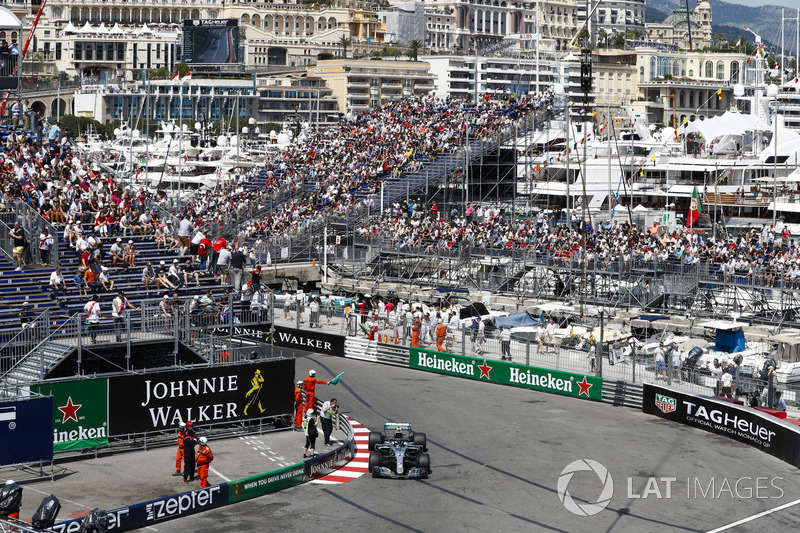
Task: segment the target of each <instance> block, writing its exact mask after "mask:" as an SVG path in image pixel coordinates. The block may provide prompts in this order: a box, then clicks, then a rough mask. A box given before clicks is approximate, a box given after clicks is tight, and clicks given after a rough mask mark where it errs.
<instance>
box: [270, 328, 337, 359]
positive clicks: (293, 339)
mask: <svg viewBox="0 0 800 533" xmlns="http://www.w3.org/2000/svg"><path fill="white" fill-rule="evenodd" d="M272 342H273V344H274V345H275V346H280V347H283V348H295V349H298V350H304V351H307V352H315V353H321V354H325V355H335V356H336V357H344V337H342V336H341V335H331V334H329V333H322V332H319V331H307V330H304V329H293V328H285V327H283V326H275V328H274V331H273V333H272Z"/></svg>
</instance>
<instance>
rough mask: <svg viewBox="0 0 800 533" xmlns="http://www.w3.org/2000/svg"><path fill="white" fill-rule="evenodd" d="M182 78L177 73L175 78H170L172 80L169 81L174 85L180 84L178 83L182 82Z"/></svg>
mask: <svg viewBox="0 0 800 533" xmlns="http://www.w3.org/2000/svg"><path fill="white" fill-rule="evenodd" d="M180 77H181V76H180V74H178V73H177V72H176V73H175V75H174V76H172V78H170V80H169V81H171V82H172V83H178V81H180Z"/></svg>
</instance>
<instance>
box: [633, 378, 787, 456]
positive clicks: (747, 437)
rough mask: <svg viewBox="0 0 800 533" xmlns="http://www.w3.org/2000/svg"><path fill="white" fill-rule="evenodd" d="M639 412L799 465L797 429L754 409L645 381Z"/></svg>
mask: <svg viewBox="0 0 800 533" xmlns="http://www.w3.org/2000/svg"><path fill="white" fill-rule="evenodd" d="M642 411H644V412H645V413H648V414H651V415H656V416H659V417H661V418H666V419H667V420H671V421H673V422H679V423H681V424H686V425H687V426H693V427H696V428H700V429H703V430H705V431H708V432H710V433H715V434H717V435H721V436H724V437H728V438H730V439H734V440H738V441H739V442H744V443H745V444H749V445H750V446H753V447H755V448H758V449H760V450H761V451H763V452H767V453H768V454H770V455H774V456H775V457H777V458H779V459H782V460H783V461H786V462H787V463H790V464H793V465H794V466H800V428H799V427H797V426H794V425H792V424H789V423H788V422H784V421H782V420H780V419H779V418H776V417H774V416H772V415H768V414H765V413H761V412H759V411H756V410H755V409H751V408H749V407H743V406H741V405H736V404H733V403H728V402H723V401H719V400H715V399H713V398H707V397H704V396H695V395H693V394H687V393H684V392H679V391H676V390H673V389H668V388H666V387H661V386H658V385H652V384H650V383H645V384H644V395H643V397H642Z"/></svg>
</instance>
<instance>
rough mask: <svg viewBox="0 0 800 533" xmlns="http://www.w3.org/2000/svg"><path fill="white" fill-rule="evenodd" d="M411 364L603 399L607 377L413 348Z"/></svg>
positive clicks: (465, 376)
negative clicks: (604, 380)
mask: <svg viewBox="0 0 800 533" xmlns="http://www.w3.org/2000/svg"><path fill="white" fill-rule="evenodd" d="M408 366H409V368H415V369H417V370H427V371H428V372H436V373H438V374H447V375H449V376H457V377H462V378H467V379H474V380H477V381H488V382H491V383H500V384H502V385H512V386H514V387H525V388H528V389H534V390H540V391H545V392H554V393H556V394H564V395H566V396H573V397H575V398H586V399H589V400H601V399H602V388H603V378H599V377H597V376H592V375H587V374H573V373H571V372H562V371H560V370H549V369H546V368H537V367H533V366H526V365H519V364H516V363H509V362H507V361H497V360H495V359H487V358H483V357H467V356H464V355H456V354H452V353H444V352H435V351H433V350H423V349H420V348H411V351H410V357H409V360H408Z"/></svg>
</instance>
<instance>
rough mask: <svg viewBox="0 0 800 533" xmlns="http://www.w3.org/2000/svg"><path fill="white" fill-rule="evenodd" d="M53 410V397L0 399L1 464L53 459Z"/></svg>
mask: <svg viewBox="0 0 800 533" xmlns="http://www.w3.org/2000/svg"><path fill="white" fill-rule="evenodd" d="M52 411H53V401H52V400H51V399H50V398H36V399H28V400H20V401H13V402H0V466H7V465H16V464H21V463H33V462H36V461H49V460H50V459H52V458H53V446H52V445H51V444H50V441H51V439H52V438H53V437H52V432H53V423H52V421H53V418H52V416H53V414H52ZM0 483H2V481H0Z"/></svg>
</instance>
